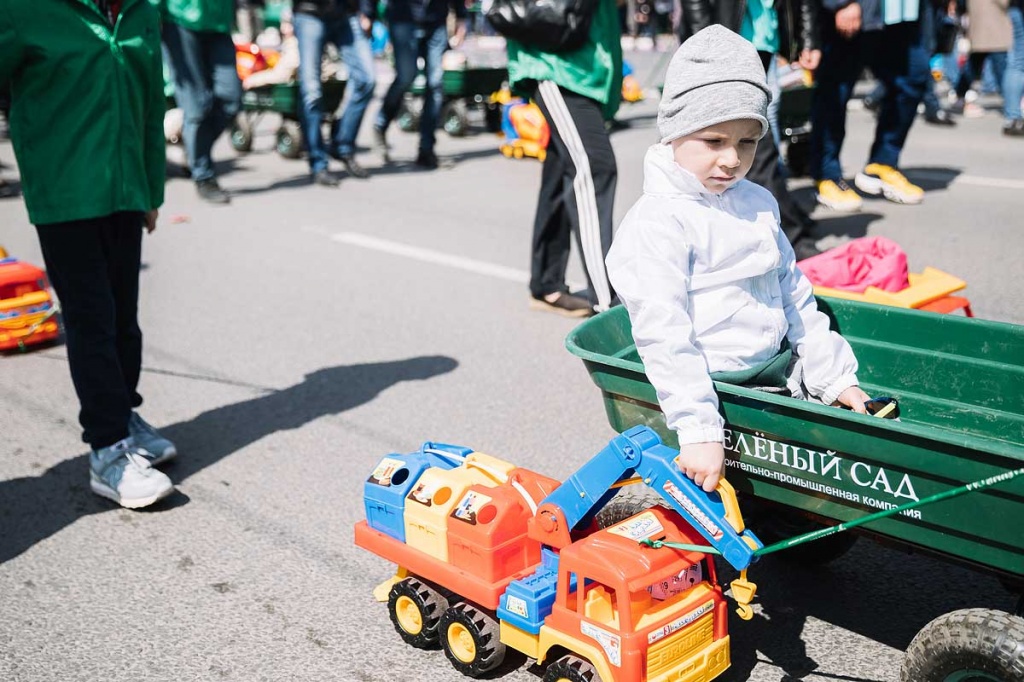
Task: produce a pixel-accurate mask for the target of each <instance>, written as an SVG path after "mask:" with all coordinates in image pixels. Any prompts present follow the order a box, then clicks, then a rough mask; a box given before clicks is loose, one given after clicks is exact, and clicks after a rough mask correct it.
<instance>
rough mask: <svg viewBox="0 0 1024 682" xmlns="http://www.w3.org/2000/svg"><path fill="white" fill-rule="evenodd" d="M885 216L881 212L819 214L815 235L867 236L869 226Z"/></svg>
mask: <svg viewBox="0 0 1024 682" xmlns="http://www.w3.org/2000/svg"><path fill="white" fill-rule="evenodd" d="M883 218H885V216H883V215H882V214H881V213H835V214H826V215H822V216H819V217H818V218H816V219H815V220H817V222H818V224H817V225H815V226H814V236H816V237H825V236H827V235H830V234H832V235H840V236H847V237H849V238H850V239H857V238H858V237H865V236H867V233H868V227H870V225H871V223H873V222H875V221H876V220H882V219H883Z"/></svg>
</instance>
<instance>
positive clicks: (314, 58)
mask: <svg viewBox="0 0 1024 682" xmlns="http://www.w3.org/2000/svg"><path fill="white" fill-rule="evenodd" d="M294 26H295V38H296V39H297V40H298V41H299V95H300V97H301V98H302V107H301V108H300V111H299V118H300V120H301V122H302V134H303V137H305V138H306V147H307V148H308V149H309V167H310V169H311V170H312V172H314V173H318V172H320V171H322V170H327V153H328V150H327V149H325V147H324V140H323V136H322V135H321V131H320V128H321V126H320V124H321V122H322V121H323V115H324V112H323V88H322V86H321V82H320V77H321V63H320V60H321V58H322V57H323V53H324V44H325V43H334V44H335V46H337V48H338V52H339V53H340V54H341V59H342V61H343V62H345V66H346V67H347V68H348V83H347V85H346V86H345V89H346V90H347V91H348V104H346V105H345V110H344V111H343V112H342V114H341V119H340V120H339V121H338V123H337V125H335V126H334V128H333V130H332V139H331V142H330V151H331V153H334V154H336V155H338V156H351V155H352V154H354V153H355V150H356V135H358V134H359V126H360V125H362V123H363V115H364V114H365V113H366V106H367V105H368V104H369V103H370V99H371V98H372V97H373V89H374V87H376V85H377V82H376V78H375V77H374V69H373V53H372V52H371V51H370V41H369V40H368V39H367V38H366V36H365V35H363V31H362V29H361V28H360V26H359V17H357V16H356V15H354V14H353V15H351V16H339V17H336V18H330V19H321V18H319V17H316V16H314V15H312V14H304V13H302V12H296V14H295V18H294ZM332 113H333V112H332Z"/></svg>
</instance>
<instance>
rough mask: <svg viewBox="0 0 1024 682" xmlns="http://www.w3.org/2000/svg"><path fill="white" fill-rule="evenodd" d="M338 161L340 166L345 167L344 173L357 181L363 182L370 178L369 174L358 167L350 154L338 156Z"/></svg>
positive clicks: (354, 158)
mask: <svg viewBox="0 0 1024 682" xmlns="http://www.w3.org/2000/svg"><path fill="white" fill-rule="evenodd" d="M338 161H341V165H343V166H344V167H345V172H346V173H348V174H349V175H351V176H352V177H353V178H358V179H359V180H365V179H367V178H368V177H370V172H369V171H368V170H366V169H365V168H363V167H362V166H360V165H359V162H358V161H356V157H354V156H352V155H351V154H339V155H338Z"/></svg>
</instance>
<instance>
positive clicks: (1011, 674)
mask: <svg viewBox="0 0 1024 682" xmlns="http://www.w3.org/2000/svg"><path fill="white" fill-rule="evenodd" d="M971 671H975V672H976V674H975V675H971V674H970V672H971ZM950 679H953V680H958V682H982V681H984V682H1021V680H1024V618H1019V617H1018V616H1011V615H1010V614H1008V613H1004V612H1003V611H996V610H994V609H963V610H960V611H953V612H952V613H947V614H945V615H943V616H939V617H938V618H936V619H935V620H933V621H932V622H930V623H928V625H925V626H924V628H922V630H921V631H920V632H919V633H917V636H916V637H914V640H913V641H912V642H911V643H910V646H909V647H907V654H906V656H905V657H904V658H903V667H902V668H901V670H900V682H947V680H950Z"/></svg>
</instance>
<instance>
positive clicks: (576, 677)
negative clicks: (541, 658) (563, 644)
mask: <svg viewBox="0 0 1024 682" xmlns="http://www.w3.org/2000/svg"><path fill="white" fill-rule="evenodd" d="M544 682H601V676H600V675H598V674H597V671H596V670H594V666H592V665H590V663H589V662H587V661H585V660H583V659H582V658H580V657H579V656H573V655H569V656H562V657H561V658H560V659H558V660H557V661H555V662H554V663H552V664H551V665H549V666H548V669H547V670H545V671H544Z"/></svg>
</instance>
